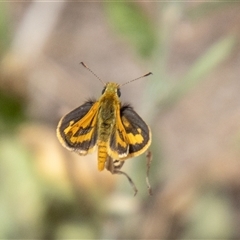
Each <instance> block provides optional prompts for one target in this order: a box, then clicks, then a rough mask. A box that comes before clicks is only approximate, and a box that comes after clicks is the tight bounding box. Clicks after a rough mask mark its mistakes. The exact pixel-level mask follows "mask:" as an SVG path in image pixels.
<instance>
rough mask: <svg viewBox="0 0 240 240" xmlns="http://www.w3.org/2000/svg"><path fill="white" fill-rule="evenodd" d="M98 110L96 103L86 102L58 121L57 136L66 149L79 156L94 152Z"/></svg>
mask: <svg viewBox="0 0 240 240" xmlns="http://www.w3.org/2000/svg"><path fill="white" fill-rule="evenodd" d="M98 108H99V103H98V102H94V101H88V102H86V103H84V104H83V105H81V106H80V107H78V108H76V109H74V110H73V111H71V112H70V113H68V114H67V115H66V116H64V117H63V118H62V119H61V120H60V122H59V126H58V131H57V134H58V136H59V139H60V140H61V142H62V144H63V145H64V146H65V147H66V148H68V149H69V150H72V151H76V152H77V153H79V154H80V155H86V154H87V153H89V152H92V151H93V150H94V147H95V145H96V142H97V131H96V124H97V113H98Z"/></svg>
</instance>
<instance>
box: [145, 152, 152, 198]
mask: <svg viewBox="0 0 240 240" xmlns="http://www.w3.org/2000/svg"><path fill="white" fill-rule="evenodd" d="M146 158H147V172H146V182H147V187H148V193H149V195H153V193H152V188H151V185H150V182H149V170H150V165H151V162H152V153H151V152H150V151H147V153H146Z"/></svg>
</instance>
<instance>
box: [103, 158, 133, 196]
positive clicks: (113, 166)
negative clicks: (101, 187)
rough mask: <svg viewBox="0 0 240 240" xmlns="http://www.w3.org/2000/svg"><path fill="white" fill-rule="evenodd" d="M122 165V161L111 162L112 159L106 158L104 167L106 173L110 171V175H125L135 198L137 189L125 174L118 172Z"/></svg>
mask: <svg viewBox="0 0 240 240" xmlns="http://www.w3.org/2000/svg"><path fill="white" fill-rule="evenodd" d="M123 164H124V161H119V160H114V161H113V159H112V158H111V157H110V156H108V158H107V162H106V165H105V167H106V169H107V170H108V171H110V172H111V173H112V174H122V175H125V176H126V178H127V179H128V181H129V183H130V185H131V186H132V188H133V191H134V196H136V194H137V192H138V190H137V188H136V186H135V184H134V182H133V180H132V179H131V178H130V177H129V176H128V174H127V173H125V172H123V171H120V169H121V168H122V166H123Z"/></svg>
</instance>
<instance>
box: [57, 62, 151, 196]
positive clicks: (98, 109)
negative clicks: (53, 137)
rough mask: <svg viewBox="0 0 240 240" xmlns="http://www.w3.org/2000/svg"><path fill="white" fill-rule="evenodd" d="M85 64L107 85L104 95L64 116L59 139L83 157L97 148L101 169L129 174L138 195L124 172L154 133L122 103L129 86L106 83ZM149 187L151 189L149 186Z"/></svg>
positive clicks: (144, 149) (58, 134) (149, 141)
mask: <svg viewBox="0 0 240 240" xmlns="http://www.w3.org/2000/svg"><path fill="white" fill-rule="evenodd" d="M81 64H82V65H83V66H84V67H85V68H87V69H88V70H89V71H90V72H92V73H93V74H94V75H95V76H96V77H97V78H98V79H99V80H100V81H101V82H102V83H103V84H104V88H103V90H102V95H101V97H100V98H99V100H89V101H87V102H85V103H84V104H83V105H81V106H80V107H78V108H76V109H74V110H73V111H71V112H70V113H68V114H67V115H65V116H64V117H62V118H61V120H60V121H59V124H58V126H57V137H58V139H59V141H60V143H61V144H62V145H63V146H64V147H65V148H67V149H68V150H70V151H74V152H76V153H78V154H79V155H82V156H85V155H87V154H88V153H92V152H93V151H94V150H96V149H97V153H98V170H99V171H102V170H104V169H107V170H108V171H110V172H111V173H112V174H123V175H125V176H126V177H127V179H128V181H129V182H130V184H131V185H132V187H133V189H134V193H135V194H134V195H136V193H137V188H136V186H135V184H134V183H133V181H132V179H131V178H130V177H129V176H128V175H127V174H126V173H125V172H122V171H120V169H121V168H122V166H123V164H124V161H125V160H126V159H129V158H131V157H136V156H138V155H140V154H142V153H144V152H145V151H146V150H147V149H148V148H149V146H150V144H151V130H150V128H149V127H148V125H147V124H146V123H145V122H144V121H143V120H142V118H141V117H140V116H139V115H138V114H137V113H136V112H135V111H134V110H133V108H132V106H130V105H129V104H123V105H122V104H121V101H120V96H121V92H120V87H121V86H123V85H125V84H126V83H125V84H122V85H119V84H117V83H114V82H108V83H104V82H103V81H102V80H101V79H100V78H99V77H98V76H97V75H96V74H95V73H94V72H93V71H92V70H91V69H90V68H88V67H87V66H86V65H85V64H84V63H83V62H81ZM150 74H151V73H147V74H145V75H143V76H141V77H139V78H142V77H145V76H148V75H150ZM139 78H136V79H134V80H132V81H135V80H137V79H139ZM132 81H129V82H132ZM129 82H127V83H129ZM148 162H150V158H149V161H148ZM147 182H148V179H147ZM148 187H149V189H150V185H149V184H148Z"/></svg>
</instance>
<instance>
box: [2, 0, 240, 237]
mask: <svg viewBox="0 0 240 240" xmlns="http://www.w3.org/2000/svg"><path fill="white" fill-rule="evenodd" d="M239 11H240V4H239V3H237V2H235V3H234V2H233V3H230V2H225V3H220V2H219V3H216V2H215V3H207V2H205V3H204V2H202V3H200V2H170V1H169V2H166V3H160V2H148V1H146V2H142V1H141V2H125V1H123V2H65V1H62V2H37V1H28V2H5V3H3V2H2V3H0V36H1V38H0V39H1V40H0V54H1V59H0V61H1V62H0V238H1V239H11V238H12V239H13V238H15V239H16V238H22V239H25V238H29V239H30V238H35V239H196V238H198V239H217V238H221V239H232V238H236V239H239V238H240V147H239V146H240V94H239V92H240V91H239V89H240V80H239V76H240V68H239V66H240V45H239V36H240V25H239V22H240V15H239ZM81 61H84V62H85V63H86V64H87V65H88V66H89V67H90V68H91V69H92V70H93V71H94V72H95V73H96V74H97V75H98V76H99V77H100V78H101V79H103V81H105V82H108V81H114V82H118V83H120V84H121V83H124V82H127V81H129V80H131V79H134V78H137V77H139V76H141V75H143V74H145V73H146V72H149V71H151V72H153V75H151V76H149V77H148V78H145V79H142V80H139V81H137V82H134V83H131V84H129V85H126V86H124V87H123V88H122V89H121V90H122V97H121V98H122V101H123V102H130V103H131V104H132V105H133V106H134V108H135V109H136V111H137V112H138V113H139V115H140V116H142V118H143V119H144V120H145V121H146V122H147V123H148V125H149V126H150V127H151V129H152V133H153V141H152V145H151V147H150V149H151V151H152V152H153V161H152V166H151V169H150V182H151V184H152V188H153V193H154V195H153V196H148V191H147V187H146V182H145V177H146V160H145V156H144V154H143V156H140V157H137V158H134V159H131V160H127V161H126V163H125V165H124V167H123V171H126V172H127V173H128V174H129V175H130V176H131V177H132V179H133V180H134V182H135V184H136V186H137V188H138V190H139V192H138V194H137V196H135V197H133V191H132V188H131V186H130V185H129V183H128V182H127V179H126V178H125V177H124V176H119V175H111V174H110V173H109V172H107V171H103V172H101V173H100V172H98V171H97V161H96V154H91V155H88V156H86V157H81V156H78V155H77V154H74V153H71V152H68V151H67V150H66V149H64V148H63V147H62V146H61V145H60V143H59V142H58V140H57V138H56V134H55V132H56V126H57V124H58V121H59V119H60V118H61V117H62V116H63V115H64V114H66V113H67V112H69V111H70V110H72V109H73V108H76V107H78V106H79V105H81V104H82V103H83V102H84V101H85V100H86V99H88V98H91V97H95V98H98V97H99V96H100V94H101V91H102V87H103V86H102V85H101V83H100V82H99V81H98V80H97V79H96V78H95V77H94V76H92V75H91V74H90V73H89V72H88V71H87V70H86V69H84V68H83V67H82V66H81V65H79V62H81Z"/></svg>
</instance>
